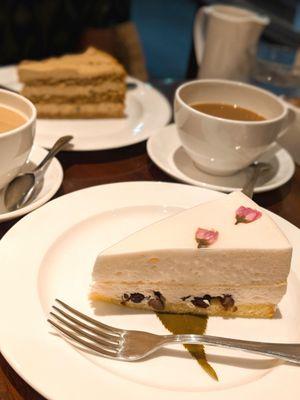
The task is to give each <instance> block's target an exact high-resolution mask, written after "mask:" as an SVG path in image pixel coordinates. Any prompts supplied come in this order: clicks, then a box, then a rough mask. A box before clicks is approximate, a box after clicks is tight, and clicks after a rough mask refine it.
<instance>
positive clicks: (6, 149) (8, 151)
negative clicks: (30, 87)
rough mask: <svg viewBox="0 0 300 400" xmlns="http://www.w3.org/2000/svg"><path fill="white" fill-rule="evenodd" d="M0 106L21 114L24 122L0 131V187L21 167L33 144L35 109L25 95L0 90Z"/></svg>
mask: <svg viewBox="0 0 300 400" xmlns="http://www.w3.org/2000/svg"><path fill="white" fill-rule="evenodd" d="M0 107H6V108H8V109H11V110H12V111H15V112H17V113H19V114H21V115H22V116H23V117H24V118H25V123H24V124H22V125H20V126H18V127H17V128H15V129H12V130H8V131H7V132H2V133H0V189H2V188H3V187H5V186H6V185H7V184H8V183H9V181H11V180H12V179H13V178H14V177H15V176H16V175H17V174H18V173H19V172H20V171H21V169H22V167H23V165H24V164H25V162H26V160H27V158H28V155H29V153H30V150H31V148H32V145H33V140H34V135H35V122H36V109H35V107H34V105H33V104H32V103H31V102H30V101H29V100H27V99H26V98H25V97H23V96H20V95H18V94H15V93H12V92H9V91H7V90H0Z"/></svg>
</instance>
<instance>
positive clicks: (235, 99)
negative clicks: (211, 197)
mask: <svg viewBox="0 0 300 400" xmlns="http://www.w3.org/2000/svg"><path fill="white" fill-rule="evenodd" d="M195 103H224V104H225V103H226V104H237V105H238V106H239V107H242V108H245V109H248V110H251V111H252V112H254V113H257V114H259V115H261V116H263V117H264V118H265V119H264V120H262V121H238V120H231V119H225V118H220V117H216V116H213V115H210V114H206V113H203V112H201V111H197V110H195V109H193V108H192V107H191V105H192V104H195ZM174 114H175V122H176V127H177V131H178V134H179V138H180V141H181V143H182V146H183V148H184V149H185V150H186V152H187V153H188V155H189V156H190V157H191V159H192V160H193V161H194V163H195V165H196V166H197V167H198V168H199V169H201V170H203V171H205V172H208V173H210V174H212V175H220V176H226V175H232V174H234V173H236V172H238V171H239V170H241V169H243V168H246V167H247V166H249V165H250V164H251V163H253V162H254V161H255V160H256V159H257V158H258V157H259V156H260V155H261V154H262V153H264V152H265V151H266V150H268V149H269V147H270V146H271V145H272V144H273V143H274V142H275V141H276V139H277V138H278V137H279V136H281V135H282V134H283V133H284V132H285V131H286V129H287V127H288V126H289V125H290V123H291V122H292V120H293V118H294V117H295V115H294V112H293V111H292V110H291V109H290V108H289V107H288V105H287V103H285V102H284V101H282V100H281V99H280V98H278V97H277V96H275V95H273V94H272V93H270V92H268V91H266V90H263V89H260V88H258V87H255V86H252V85H248V84H245V83H241V82H235V81H227V80H219V79H203V80H197V81H192V82H188V83H185V84H183V85H181V86H180V87H179V88H178V89H177V90H176V93H175V102H174Z"/></svg>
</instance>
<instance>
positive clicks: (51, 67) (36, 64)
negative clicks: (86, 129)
mask: <svg viewBox="0 0 300 400" xmlns="http://www.w3.org/2000/svg"><path fill="white" fill-rule="evenodd" d="M18 73H19V79H20V81H21V82H23V83H24V88H23V90H22V94H23V95H24V96H26V97H27V98H28V99H29V100H31V101H32V102H33V103H34V104H35V106H36V108H37V111H38V116H39V117H40V118H109V117H113V118H116V117H124V108H125V93H126V83H125V77H126V73H125V70H124V68H123V67H122V65H120V64H119V63H118V62H117V60H115V59H114V58H113V57H112V56H110V55H109V54H107V53H104V52H103V51H100V50H97V49H95V48H93V47H91V48H89V49H87V50H86V51H85V52H84V53H81V54H71V55H65V56H62V57H56V58H49V59H46V60H43V61H23V62H22V63H21V64H20V65H19V68H18Z"/></svg>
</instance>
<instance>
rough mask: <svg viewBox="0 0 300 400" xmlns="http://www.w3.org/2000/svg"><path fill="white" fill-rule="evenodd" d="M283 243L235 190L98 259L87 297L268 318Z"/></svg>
mask: <svg viewBox="0 0 300 400" xmlns="http://www.w3.org/2000/svg"><path fill="white" fill-rule="evenodd" d="M291 254H292V249H291V246H290V244H289V242H288V240H287V239H286V237H285V236H284V235H283V233H282V232H281V231H280V229H279V228H278V227H277V225H276V224H275V223H274V221H273V220H272V218H271V217H270V216H269V215H268V213H267V212H266V211H265V210H264V209H261V208H260V207H259V206H257V205H256V204H255V203H254V202H253V201H252V200H250V199H249V198H248V197H246V196H245V195H243V194H242V193H240V192H234V193H231V194H229V195H227V196H226V197H224V198H221V199H220V200H216V201H212V202H208V203H204V204H200V205H198V206H196V207H193V208H190V209H187V210H184V211H182V212H179V213H177V214H176V215H174V216H171V217H168V218H165V219H163V220H161V221H159V222H156V223H153V224H151V225H149V226H147V227H146V228H144V229H142V230H139V231H138V232H136V233H134V234H132V235H130V236H128V237H127V238H125V239H124V240H121V241H120V242H118V243H117V244H115V245H113V246H112V247H110V248H108V249H107V250H105V251H104V252H102V253H101V254H99V256H98V258H97V260H96V262H95V265H94V270H93V284H92V290H91V294H90V298H91V299H92V300H103V301H107V302H111V303H115V304H122V305H125V306H129V307H135V308H141V309H150V310H154V311H163V312H175V313H194V314H208V315H220V316H239V317H267V318H269V317H272V316H273V315H274V313H275V310H276V306H277V304H278V303H279V301H280V300H281V298H282V297H283V295H284V293H285V291H286V286H287V276H288V274H289V270H290V262H291Z"/></svg>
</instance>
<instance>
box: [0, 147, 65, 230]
mask: <svg viewBox="0 0 300 400" xmlns="http://www.w3.org/2000/svg"><path fill="white" fill-rule="evenodd" d="M47 153H48V152H47V150H45V149H43V148H41V147H39V146H36V145H34V146H33V148H32V150H31V153H30V154H29V158H28V161H27V162H26V165H24V167H23V170H22V172H26V171H31V170H32V169H33V168H34V167H35V166H36V165H37V164H39V162H40V161H42V159H43V158H44V157H45V156H46V155H47ZM63 176H64V173H63V169H62V166H61V164H60V162H59V161H58V160H57V158H54V159H53V160H52V161H51V163H50V165H49V167H48V169H47V171H46V173H45V175H44V179H43V181H42V183H41V185H40V188H39V192H38V195H37V196H36V198H35V199H34V200H33V201H32V202H31V203H29V204H28V205H25V206H24V207H22V208H20V209H19V210H16V211H11V212H9V211H7V210H6V208H5V206H4V195H3V190H1V191H0V223H1V222H4V221H8V220H10V219H14V218H17V217H21V216H22V215H25V214H28V213H29V212H31V211H33V210H35V209H36V208H38V207H40V206H41V205H43V204H44V203H46V202H47V201H48V200H50V199H51V197H52V196H54V194H55V193H56V192H57V190H58V189H59V187H60V185H61V183H62V180H63Z"/></svg>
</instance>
